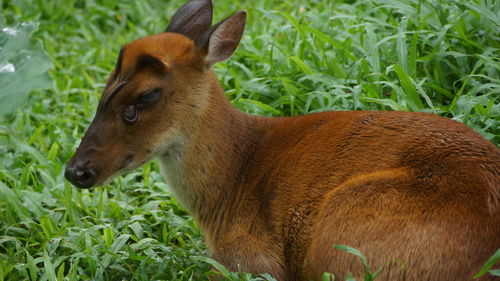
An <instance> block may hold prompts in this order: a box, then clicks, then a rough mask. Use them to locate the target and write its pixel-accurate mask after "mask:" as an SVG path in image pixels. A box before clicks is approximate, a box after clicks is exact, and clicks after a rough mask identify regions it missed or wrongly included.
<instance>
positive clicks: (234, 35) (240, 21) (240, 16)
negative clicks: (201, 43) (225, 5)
mask: <svg viewBox="0 0 500 281" xmlns="http://www.w3.org/2000/svg"><path fill="white" fill-rule="evenodd" d="M246 16H247V13H246V11H245V10H242V11H239V12H236V13H235V14H234V15H232V16H230V17H229V18H227V19H225V20H223V21H222V22H221V23H219V24H217V25H216V26H215V27H214V28H212V33H211V34H210V38H209V42H208V54H207V57H206V65H207V67H210V66H212V65H213V64H215V63H218V62H221V61H224V60H226V59H228V58H229V57H231V55H232V54H233V53H234V51H235V50H236V48H237V47H238V44H239V43H240V40H241V37H242V36H243V31H244V30H245V22H246Z"/></svg>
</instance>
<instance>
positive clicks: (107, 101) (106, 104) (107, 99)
mask: <svg viewBox="0 0 500 281" xmlns="http://www.w3.org/2000/svg"><path fill="white" fill-rule="evenodd" d="M127 82H128V81H122V82H120V83H119V84H118V85H117V86H116V87H115V88H114V89H113V91H112V92H111V93H110V94H109V95H107V96H106V97H105V98H104V102H103V110H106V108H107V106H108V105H109V103H110V102H111V100H112V99H113V97H114V96H116V94H117V93H118V92H119V91H120V90H121V89H122V88H123V86H125V85H126V84H127Z"/></svg>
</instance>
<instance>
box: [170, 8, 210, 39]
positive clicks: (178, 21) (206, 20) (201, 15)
mask: <svg viewBox="0 0 500 281" xmlns="http://www.w3.org/2000/svg"><path fill="white" fill-rule="evenodd" d="M212 14H213V8H212V0H191V1H189V2H187V3H186V4H184V5H183V6H182V7H180V8H179V10H177V12H175V14H174V15H173V16H172V19H171V20H170V23H169V25H168V27H167V29H166V30H165V31H166V32H174V33H179V34H182V35H185V36H187V37H188V38H190V39H191V40H195V41H196V40H197V39H198V38H199V37H200V36H201V35H203V34H204V33H206V32H207V31H208V30H209V29H210V26H211V25H212Z"/></svg>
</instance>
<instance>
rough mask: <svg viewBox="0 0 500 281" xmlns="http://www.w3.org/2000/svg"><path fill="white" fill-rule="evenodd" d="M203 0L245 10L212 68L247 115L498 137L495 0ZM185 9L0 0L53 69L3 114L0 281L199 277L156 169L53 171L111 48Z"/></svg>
mask: <svg viewBox="0 0 500 281" xmlns="http://www.w3.org/2000/svg"><path fill="white" fill-rule="evenodd" d="M214 2H215V3H214V5H215V10H216V11H215V17H216V20H220V19H223V18H224V17H226V16H228V15H229V13H230V12H232V11H236V10H237V9H243V8H245V9H247V10H248V12H249V17H248V25H247V29H246V32H245V36H244V38H243V40H242V44H241V46H240V48H239V49H238V51H237V53H236V54H235V56H234V57H233V59H232V60H230V61H228V62H226V63H222V64H220V65H218V66H217V67H216V71H217V73H218V74H219V77H220V80H221V82H222V84H223V86H224V88H225V89H226V90H227V95H228V97H229V98H230V99H231V100H232V102H233V104H234V105H235V106H237V107H238V108H240V109H242V110H244V111H247V112H250V113H254V114H262V115H298V114H304V113H310V112H316V111H325V110H408V111H426V112H434V113H437V114H440V115H443V116H448V117H451V118H454V119H456V120H459V121H461V122H464V123H465V124H467V125H469V126H471V127H472V128H474V129H475V130H477V131H478V132H480V133H481V134H483V135H484V136H485V137H486V138H488V139H489V140H491V141H493V142H494V143H495V144H497V145H499V144H500V125H499V124H500V122H499V121H500V102H499V97H500V94H499V93H500V77H499V73H500V59H499V57H500V40H499V38H500V32H499V31H500V26H499V24H500V18H499V14H500V2H498V1H494V0H484V1H478V0H474V1H441V0H438V1H430V0H429V1H417V0H415V1H413V0H402V1H392V0H386V1H382V0H370V1H346V2H345V3H344V2H342V1H332V0H312V1H271V0H252V1H250V0H247V1H229V0H214ZM181 3H182V1H180V0H175V1H166V0H165V1H159V0H149V1H147V0H106V1H105V0H88V1H80V0H53V1H45V0H16V1H13V0H11V1H9V0H7V1H5V0H4V1H0V7H1V9H0V10H1V13H2V14H3V15H4V17H5V18H6V20H7V23H8V24H10V25H14V24H19V23H20V22H26V21H34V22H38V23H39V24H40V27H39V30H38V31H37V33H35V37H36V38H38V40H41V41H42V43H43V46H44V48H45V49H46V51H47V52H48V53H49V55H50V57H51V58H52V62H53V65H54V67H53V68H52V70H51V71H50V75H51V77H52V79H53V81H54V86H53V89H49V90H45V91H40V92H34V93H32V94H31V96H30V101H29V103H28V104H26V105H25V106H23V107H22V108H20V109H19V110H18V111H17V112H16V113H14V114H13V115H11V116H9V117H7V118H5V119H3V120H1V121H0V161H1V164H0V181H1V182H0V281H1V280H50V281H53V280H198V279H204V278H205V276H206V274H207V272H208V271H209V268H210V265H209V264H207V262H206V261H205V260H204V259H203V258H200V257H201V256H204V255H206V250H205V248H204V246H203V243H202V239H201V237H200V233H199V231H198V229H197V228H196V226H195V225H194V223H193V221H192V219H191V218H189V216H188V215H187V214H186V213H185V211H183V210H182V208H181V207H180V206H179V205H178V204H177V203H176V201H175V199H174V198H172V197H171V196H170V194H169V192H168V186H167V185H166V184H165V183H163V181H162V179H161V178H160V176H159V174H158V172H157V166H156V164H154V163H153V164H148V165H146V166H145V167H144V168H142V169H140V170H138V171H135V172H131V173H129V174H128V175H125V176H122V177H119V178H117V179H116V180H114V181H113V182H112V183H111V184H109V185H108V186H105V187H102V188H97V189H95V190H93V191H85V190H83V191H82V190H77V189H75V188H74V187H72V186H71V185H70V184H69V183H68V182H66V181H65V180H64V177H63V170H64V163H65V162H66V161H67V160H68V159H69V158H70V157H71V155H72V153H73V152H74V150H75V148H76V145H77V142H78V140H79V138H80V137H81V136H82V134H83V132H84V130H85V128H86V126H87V125H88V124H89V122H90V120H91V118H92V117H93V114H94V110H95V108H96V104H97V101H98V99H99V96H100V92H101V90H102V88H103V84H104V82H105V79H106V76H107V75H108V74H109V72H110V71H111V69H112V67H113V65H114V62H115V60H116V57H117V55H118V51H119V48H120V46H121V45H123V44H124V43H126V42H128V41H130V40H132V39H134V38H137V37H141V36H145V35H148V34H152V33H157V32H160V31H162V30H163V29H164V28H165V27H166V25H167V22H168V18H169V16H171V15H172V14H173V12H174V10H175V9H176V8H177V7H179V6H180V5H181ZM0 88H1V86H0ZM239 278H241V279H242V280H251V279H252V278H254V277H250V276H248V275H244V276H241V277H239ZM234 279H237V277H234Z"/></svg>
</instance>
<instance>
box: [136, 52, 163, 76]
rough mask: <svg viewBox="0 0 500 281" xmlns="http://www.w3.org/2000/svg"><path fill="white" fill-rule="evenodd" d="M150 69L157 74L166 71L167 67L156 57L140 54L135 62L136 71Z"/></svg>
mask: <svg viewBox="0 0 500 281" xmlns="http://www.w3.org/2000/svg"><path fill="white" fill-rule="evenodd" d="M143 69H151V70H153V71H155V72H158V73H159V74H164V73H165V72H166V71H167V66H166V65H165V64H164V63H163V62H162V61H161V60H160V59H159V58H157V57H154V56H152V55H148V54H141V55H140V56H139V58H138V60H137V71H140V70H143Z"/></svg>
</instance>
